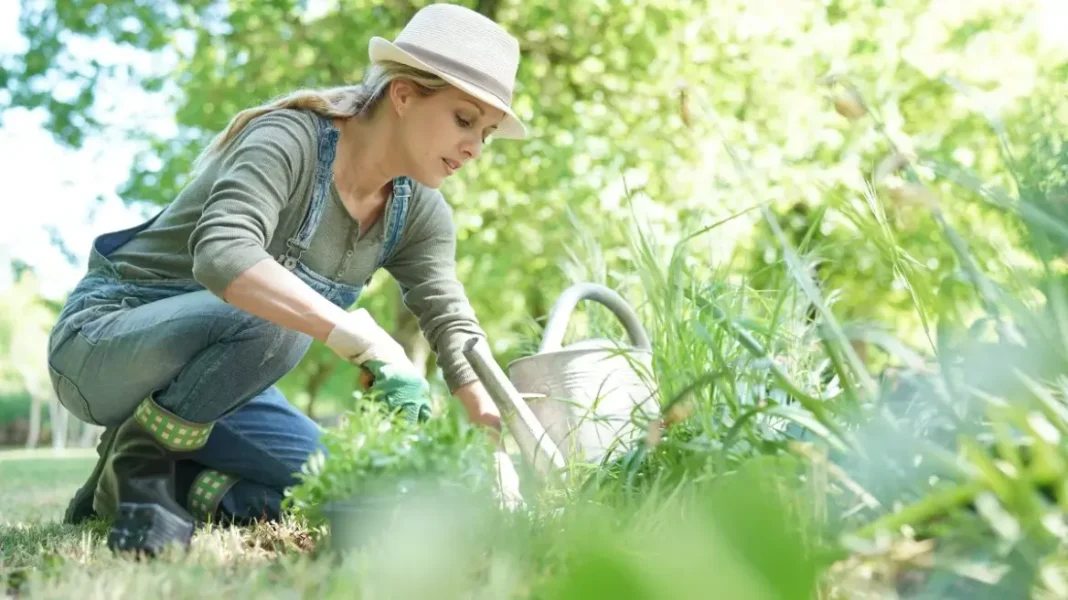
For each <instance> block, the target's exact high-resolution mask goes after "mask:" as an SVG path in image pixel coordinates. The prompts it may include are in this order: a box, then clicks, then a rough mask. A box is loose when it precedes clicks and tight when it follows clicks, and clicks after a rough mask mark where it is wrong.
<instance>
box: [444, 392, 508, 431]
mask: <svg viewBox="0 0 1068 600" xmlns="http://www.w3.org/2000/svg"><path fill="white" fill-rule="evenodd" d="M453 395H454V396H456V398H457V399H458V400H459V401H460V404H463V406H464V409H465V410H466V411H467V418H468V420H469V421H471V422H472V423H474V424H475V425H479V426H482V427H485V428H487V429H489V430H490V435H491V436H492V437H493V439H494V441H496V442H497V443H500V432H501V413H500V411H499V410H497V405H496V404H494V402H493V398H491V397H490V395H489V392H487V391H486V388H485V387H483V385H482V382H480V381H477V380H476V381H473V382H471V383H469V384H467V385H465V386H462V387H460V388H457V389H456V391H455V392H453Z"/></svg>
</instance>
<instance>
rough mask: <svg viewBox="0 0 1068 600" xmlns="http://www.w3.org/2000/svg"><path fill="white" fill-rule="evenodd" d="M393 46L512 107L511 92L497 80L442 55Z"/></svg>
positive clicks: (403, 46)
mask: <svg viewBox="0 0 1068 600" xmlns="http://www.w3.org/2000/svg"><path fill="white" fill-rule="evenodd" d="M394 45H395V46H397V47H398V48H400V49H401V50H404V51H405V52H407V53H408V54H411V55H412V56H414V57H416V58H418V59H419V60H421V61H423V62H424V63H426V64H428V65H430V66H431V67H434V68H435V69H437V70H439V71H441V72H442V73H445V74H446V75H449V76H452V77H455V78H457V79H462V80H464V81H468V82H470V83H473V84H475V85H477V86H479V87H480V88H482V89H484V90H486V91H487V92H489V93H491V94H493V95H494V96H496V97H497V99H498V100H500V101H501V102H503V103H504V105H505V106H511V105H512V90H510V89H508V88H506V87H505V86H504V85H503V84H501V82H500V81H499V80H497V79H494V78H492V77H490V76H489V75H487V74H486V73H484V72H482V71H479V70H477V69H474V68H472V67H471V66H470V65H466V64H464V63H462V62H460V61H458V60H456V59H454V58H450V57H448V56H445V55H444V54H438V53H437V52H434V51H433V50H427V49H426V48H422V47H420V46H416V45H413V44H409V43H407V42H395V43H394Z"/></svg>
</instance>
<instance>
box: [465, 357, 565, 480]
mask: <svg viewBox="0 0 1068 600" xmlns="http://www.w3.org/2000/svg"><path fill="white" fill-rule="evenodd" d="M464 357H465V358H467V362H468V363H470V364H471V368H473V369H474V370H475V374H476V375H478V378H479V380H481V382H482V385H483V386H484V387H485V388H486V392H487V393H489V395H490V397H491V398H492V399H493V403H494V404H496V405H497V410H499V411H500V413H501V420H503V421H504V423H505V425H506V426H507V427H508V429H509V431H511V432H512V435H513V437H515V440H516V444H517V445H518V446H519V451H520V452H522V453H523V456H524V458H526V460H527V462H528V463H529V464H532V465H533V466H534V469H535V471H536V472H537V473H538V475H539V476H541V477H543V478H545V477H548V476H549V475H550V474H551V473H553V472H554V471H561V470H563V469H564V467H565V463H564V457H563V455H562V454H561V453H560V449H559V448H557V446H556V444H555V443H554V442H553V440H552V438H550V437H549V435H548V434H547V433H546V431H545V428H544V426H542V424H541V422H540V421H539V420H538V418H537V417H536V416H534V413H533V411H531V410H530V407H528V406H527V404H526V402H524V401H523V399H522V397H521V396H520V395H519V391H518V390H517V389H516V388H515V386H514V385H513V384H512V382H511V381H510V380H509V379H508V377H507V376H506V375H505V374H504V371H503V370H502V369H501V368H500V366H499V365H497V361H496V360H494V358H493V353H492V352H491V351H490V348H489V344H487V343H486V340H485V339H483V338H481V337H473V338H471V339H469V340H468V341H467V343H466V344H464Z"/></svg>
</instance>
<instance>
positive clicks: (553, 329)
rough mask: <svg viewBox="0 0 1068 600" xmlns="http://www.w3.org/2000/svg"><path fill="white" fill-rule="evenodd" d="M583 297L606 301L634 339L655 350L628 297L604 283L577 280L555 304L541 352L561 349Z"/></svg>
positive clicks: (637, 345)
mask: <svg viewBox="0 0 1068 600" xmlns="http://www.w3.org/2000/svg"><path fill="white" fill-rule="evenodd" d="M580 300H596V301H597V302H600V303H601V304H603V305H604V306H605V307H607V308H608V310H611V311H612V312H613V313H614V314H615V315H616V317H618V318H619V320H620V321H621V322H622V323H623V327H625V328H626V330H627V335H628V336H630V341H631V343H632V344H634V346H635V347H636V348H640V349H642V350H652V344H650V343H649V336H648V335H646V334H645V328H644V327H642V323H641V321H639V320H638V315H636V314H635V313H634V310H633V309H632V308H631V307H630V305H629V304H627V301H626V300H624V299H623V297H622V296H620V295H619V294H617V293H616V292H614V291H612V290H611V289H609V288H607V287H605V286H603V285H600V284H598V283H588V282H586V283H577V284H575V285H573V286H571V287H569V288H567V289H566V290H564V293H563V294H560V297H559V298H557V300H556V304H553V308H552V310H551V311H550V312H549V321H548V322H547V323H546V324H545V336H544V337H542V339H541V347H540V348H538V353H542V352H552V351H554V350H559V349H560V345H561V344H562V343H563V341H564V333H565V332H566V331H567V324H568V321H569V320H570V319H571V313H572V312H574V310H575V306H576V305H578V303H579V301H580Z"/></svg>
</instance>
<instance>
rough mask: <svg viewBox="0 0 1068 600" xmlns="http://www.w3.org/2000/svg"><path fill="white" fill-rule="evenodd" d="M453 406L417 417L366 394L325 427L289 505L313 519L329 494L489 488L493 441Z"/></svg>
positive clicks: (335, 497)
mask: <svg viewBox="0 0 1068 600" xmlns="http://www.w3.org/2000/svg"><path fill="white" fill-rule="evenodd" d="M461 412H462V411H460V410H458V409H456V408H455V407H452V406H450V407H449V408H448V409H447V410H445V411H444V413H443V414H442V415H440V416H436V417H434V418H431V419H430V420H429V421H426V422H424V423H422V424H418V425H416V424H412V423H409V422H407V421H406V420H404V418H403V417H401V416H399V415H397V414H394V413H390V412H387V409H386V408H385V407H384V405H383V404H382V403H379V402H361V403H360V404H359V405H358V406H357V409H356V410H353V411H349V412H347V413H345V415H344V418H343V420H342V422H341V423H340V424H339V425H338V426H337V427H334V428H331V429H330V430H328V431H326V432H324V433H323V436H322V438H321V441H322V444H323V447H324V451H322V452H319V453H316V454H314V455H313V456H312V457H311V458H310V459H309V460H308V461H307V462H306V463H305V464H304V466H303V468H302V469H301V473H300V474H299V478H300V480H301V481H300V483H299V484H298V485H296V486H294V487H292V488H290V489H289V490H287V492H286V498H285V501H284V503H285V507H286V508H287V510H289V511H291V512H292V513H293V514H295V515H296V516H299V517H303V518H304V519H306V520H307V521H308V522H309V523H312V524H320V523H323V522H324V521H325V519H326V513H325V508H326V506H327V505H328V504H329V503H331V502H345V501H347V500H351V499H353V498H356V497H361V496H365V497H366V496H387V497H401V496H405V495H406V494H411V493H412V492H414V491H416V490H417V489H418V490H422V489H426V488H427V487H428V486H429V487H431V488H433V489H435V490H439V491H442V490H443V491H445V492H448V490H449V489H456V490H464V491H466V492H476V493H479V492H489V491H490V489H491V488H490V486H492V485H493V483H494V479H493V473H494V471H493V470H492V452H493V443H492V441H491V440H490V438H489V436H488V435H487V434H486V433H485V432H484V431H482V430H480V429H478V428H475V427H473V426H471V425H470V424H468V423H467V422H466V420H465V419H464V418H463V416H462V415H461V414H460V413H461Z"/></svg>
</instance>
